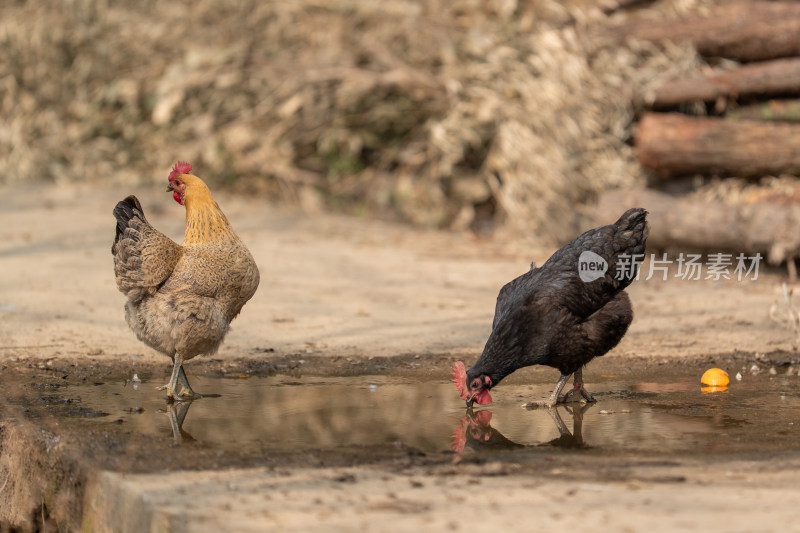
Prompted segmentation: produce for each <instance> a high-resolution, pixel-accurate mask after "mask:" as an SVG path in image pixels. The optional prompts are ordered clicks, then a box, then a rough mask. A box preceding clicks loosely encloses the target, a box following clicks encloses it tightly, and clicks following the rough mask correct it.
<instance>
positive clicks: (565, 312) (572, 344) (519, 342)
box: [453, 208, 650, 407]
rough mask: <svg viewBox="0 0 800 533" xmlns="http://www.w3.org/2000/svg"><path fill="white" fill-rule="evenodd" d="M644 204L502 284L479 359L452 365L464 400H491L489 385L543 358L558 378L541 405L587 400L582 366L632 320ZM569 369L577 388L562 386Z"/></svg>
mask: <svg viewBox="0 0 800 533" xmlns="http://www.w3.org/2000/svg"><path fill="white" fill-rule="evenodd" d="M646 219H647V211H645V210H644V209H641V208H633V209H629V210H628V211H626V212H625V213H624V214H623V215H622V216H621V217H620V219H619V220H617V221H616V222H615V223H614V224H612V225H609V226H602V227H599V228H595V229H592V230H589V231H587V232H586V233H584V234H582V235H580V236H578V237H577V238H576V239H574V240H573V241H572V242H570V243H568V244H566V245H565V246H564V247H563V248H561V249H560V250H558V251H557V252H556V253H554V254H553V255H552V256H551V257H550V259H548V260H547V262H545V264H544V265H542V266H541V267H540V268H536V267H535V266H531V269H530V271H528V272H526V273H525V274H523V275H521V276H519V277H518V278H516V279H514V280H512V281H511V282H509V283H507V284H506V285H505V286H504V287H503V288H502V289H500V294H498V296H497V305H496V307H495V312H494V322H493V323H492V333H491V334H490V335H489V340H487V341H486V346H485V347H484V348H483V353H482V354H481V356H480V358H479V359H478V361H477V362H476V363H475V364H474V365H473V366H472V368H470V369H469V370H466V371H465V369H464V368H465V367H464V363H462V362H461V361H458V362H456V363H455V365H454V366H453V376H454V379H453V382H454V383H455V384H456V386H457V387H458V389H459V391H460V393H461V398H462V399H463V400H466V402H467V406H472V403H473V402H475V403H478V404H487V403H490V402H491V401H492V397H491V395H490V394H489V389H491V388H492V387H494V386H495V385H497V384H498V383H500V381H501V380H502V379H503V378H504V377H506V376H507V375H509V374H511V373H512V372H514V371H515V370H517V369H518V368H522V367H525V366H530V365H547V366H552V367H554V368H557V369H558V370H559V371H560V372H561V378H560V379H559V380H558V383H556V387H555V389H554V390H553V393H552V394H551V395H550V398H549V399H548V400H547V401H546V402H545V405H546V406H548V407H552V406H553V405H555V404H556V403H559V402H568V401H580V400H581V398H583V399H584V400H586V401H587V402H592V401H594V398H593V397H592V396H591V395H590V394H589V393H588V392H587V391H586V389H584V387H583V375H582V371H583V367H584V365H586V364H587V363H588V362H589V361H591V360H592V359H594V358H595V357H598V356H601V355H604V354H605V353H606V352H608V351H609V350H610V349H612V348H613V347H614V346H616V345H617V343H619V341H620V339H622V337H623V336H624V335H625V332H626V331H627V330H628V326H629V325H630V323H631V320H633V310H632V309H631V303H630V300H629V299H628V295H627V294H626V293H625V291H624V289H625V287H627V286H628V285H630V283H631V282H632V281H633V280H634V279H635V278H636V276H637V274H638V270H639V265H640V263H641V261H642V259H643V258H644V250H645V242H646V240H647V235H648V233H649V231H650V228H649V226H648V224H647V220H646ZM573 374H574V388H573V390H571V391H569V392H568V393H567V394H566V395H564V396H563V397H562V396H560V393H561V389H562V388H563V387H564V384H565V383H566V382H567V379H569V376H570V375H573Z"/></svg>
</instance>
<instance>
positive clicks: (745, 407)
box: [51, 376, 800, 454]
mask: <svg viewBox="0 0 800 533" xmlns="http://www.w3.org/2000/svg"><path fill="white" fill-rule="evenodd" d="M155 385H156V384H155V383H150V382H147V383H140V384H138V385H136V386H134V385H133V384H130V383H128V384H123V383H96V384H88V385H81V386H69V387H63V388H62V389H61V390H60V391H59V392H58V394H57V399H54V398H55V397H53V398H51V401H54V402H64V403H68V404H69V405H70V406H71V408H72V411H74V412H75V414H73V415H71V416H80V417H84V418H86V419H90V420H91V423H92V424H108V423H117V424H123V425H124V426H125V427H126V429H128V430H131V431H134V432H138V433H141V434H144V435H148V436H153V437H157V438H164V439H169V440H173V441H175V442H180V443H189V442H196V443H200V444H202V445H204V446H205V447H211V448H215V449H218V450H222V451H229V452H241V451H243V450H247V449H253V448H256V449H259V450H268V451H274V452H276V453H280V452H296V451H302V450H335V449H339V448H348V447H350V448H352V447H361V448H364V449H368V448H369V447H373V446H382V447H385V446H386V445H392V444H395V445H398V446H402V447H403V448H405V449H412V450H418V451H419V452H422V453H426V454H436V453H441V452H450V451H456V452H457V453H464V454H474V453H495V452H497V451H500V450H513V449H532V448H535V447H540V448H541V447H547V448H549V449H551V450H552V449H554V448H555V447H560V448H570V449H587V450H599V451H607V452H637V453H638V452H643V453H647V452H658V453H665V452H666V453H670V452H673V453H734V452H750V451H759V452H764V451H776V450H800V378H798V377H795V376H792V377H785V378H784V377H780V376H777V377H760V376H759V377H753V378H752V379H748V380H747V381H746V382H742V383H734V384H732V385H731V386H730V387H729V388H727V389H725V390H721V391H717V392H707V391H703V390H701V388H700V386H699V384H697V382H696V380H695V379H694V378H693V379H691V380H689V379H687V380H686V381H678V382H672V383H646V382H637V381H625V380H618V379H606V380H604V381H600V382H598V383H588V388H589V390H590V391H591V392H592V393H593V394H595V397H596V398H597V399H598V400H599V401H598V403H596V404H592V405H588V406H575V407H563V406H562V407H559V408H558V409H556V410H547V409H536V410H526V409H523V408H521V404H522V403H523V402H527V401H530V400H534V399H544V398H545V397H546V396H547V395H548V393H549V388H548V387H549V386H548V385H517V386H515V385H505V384H504V385H503V386H501V387H498V388H497V389H496V390H495V391H494V393H493V396H494V400H495V402H496V403H494V404H492V405H489V406H485V407H481V408H480V409H475V410H474V411H472V412H467V411H466V410H465V407H464V403H463V402H462V401H461V400H459V399H458V395H457V393H456V391H455V388H454V387H453V386H452V384H450V383H437V382H421V383H420V382H405V381H402V380H398V379H396V378H388V377H375V376H364V377H357V378H304V379H293V378H287V377H280V376H274V377H269V378H260V377H250V378H247V379H232V378H224V379H221V378H202V377H193V378H192V385H193V387H194V388H195V390H197V391H199V392H205V393H213V394H215V395H219V396H218V397H211V398H202V399H199V400H196V401H194V402H188V403H175V404H167V402H165V400H164V399H163V397H162V396H161V393H160V392H159V391H156V390H155ZM72 411H69V412H72Z"/></svg>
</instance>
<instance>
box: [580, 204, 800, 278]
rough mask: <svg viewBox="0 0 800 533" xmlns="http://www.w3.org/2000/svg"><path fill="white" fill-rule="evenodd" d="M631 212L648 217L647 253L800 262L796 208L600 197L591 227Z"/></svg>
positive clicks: (799, 222) (798, 209)
mask: <svg viewBox="0 0 800 533" xmlns="http://www.w3.org/2000/svg"><path fill="white" fill-rule="evenodd" d="M630 207H644V208H645V209H647V210H648V211H649V212H650V214H649V215H648V220H649V221H650V236H649V237H648V239H647V246H648V248H652V249H656V250H679V251H683V252H698V251H699V252H710V253H717V252H720V253H723V252H726V253H744V254H747V255H754V254H756V253H760V254H761V255H762V256H763V257H764V258H765V259H768V260H769V262H770V263H771V264H779V263H781V262H783V261H786V260H787V259H790V258H798V257H800V232H798V231H797V228H798V227H800V205H798V204H788V205H779V204H775V203H771V202H754V203H749V204H736V205H729V204H723V203H722V202H708V201H702V200H697V199H690V198H686V197H676V196H672V195H669V194H665V193H662V192H658V191H654V190H651V189H642V190H633V191H629V190H626V191H622V190H611V191H606V192H604V193H603V194H601V195H600V197H599V200H598V204H597V207H596V210H595V217H596V222H597V223H598V224H600V223H603V224H605V223H607V222H603V221H608V220H614V219H615V217H618V216H619V213H622V212H624V211H625V210H626V209H628V208H630Z"/></svg>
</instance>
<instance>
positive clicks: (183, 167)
mask: <svg viewBox="0 0 800 533" xmlns="http://www.w3.org/2000/svg"><path fill="white" fill-rule="evenodd" d="M191 171H192V165H191V164H189V163H187V162H186V161H178V162H177V163H175V166H174V167H172V172H170V173H169V177H168V178H167V179H168V180H169V181H172V178H174V177H175V176H177V175H179V174H188V173H189V172H191Z"/></svg>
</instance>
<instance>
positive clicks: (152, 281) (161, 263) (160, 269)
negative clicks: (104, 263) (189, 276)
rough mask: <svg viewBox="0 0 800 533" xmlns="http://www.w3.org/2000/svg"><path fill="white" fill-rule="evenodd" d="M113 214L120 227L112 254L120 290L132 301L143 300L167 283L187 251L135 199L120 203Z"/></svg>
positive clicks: (132, 197) (133, 197) (118, 227)
mask: <svg viewBox="0 0 800 533" xmlns="http://www.w3.org/2000/svg"><path fill="white" fill-rule="evenodd" d="M113 213H114V218H115V219H116V221H117V224H116V235H115V237H114V244H112V245H111V254H112V255H113V256H114V273H115V275H116V278H117V288H118V289H119V290H120V291H121V292H122V293H123V294H125V295H127V296H128V298H129V299H130V300H133V301H140V300H141V299H142V298H144V297H146V296H148V295H150V294H153V293H154V292H156V291H157V290H158V289H159V288H160V287H161V286H162V285H163V284H164V283H165V282H166V280H167V279H168V278H169V276H170V275H171V274H172V270H173V268H174V267H175V265H176V264H177V262H178V260H179V259H180V257H181V255H182V253H183V251H182V248H181V246H180V245H178V244H177V243H175V242H174V241H173V240H172V239H170V238H169V237H167V236H166V235H164V234H163V233H161V232H159V231H158V230H156V229H155V228H153V227H152V226H151V225H150V224H149V223H148V222H147V219H146V218H145V216H144V211H143V210H142V205H141V204H140V203H139V200H138V199H137V198H136V197H135V196H128V197H127V198H125V199H124V200H122V201H121V202H119V203H118V204H117V205H116V206H115V207H114V211H113Z"/></svg>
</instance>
